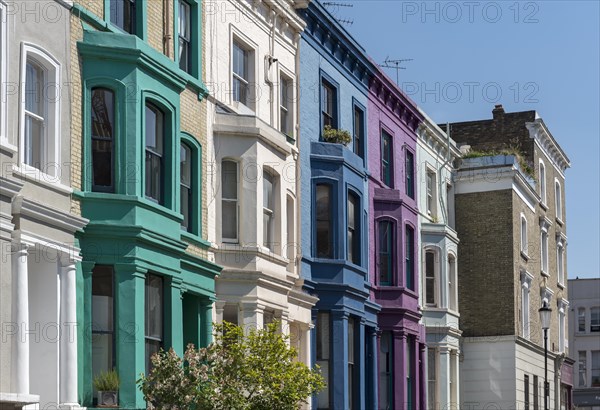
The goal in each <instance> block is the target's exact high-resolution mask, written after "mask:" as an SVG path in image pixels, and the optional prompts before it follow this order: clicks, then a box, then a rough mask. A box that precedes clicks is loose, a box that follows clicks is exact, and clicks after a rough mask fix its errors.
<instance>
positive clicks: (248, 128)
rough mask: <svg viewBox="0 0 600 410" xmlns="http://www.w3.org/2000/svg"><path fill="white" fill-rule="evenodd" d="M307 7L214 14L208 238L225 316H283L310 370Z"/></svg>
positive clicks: (209, 17)
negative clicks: (304, 90)
mask: <svg viewBox="0 0 600 410" xmlns="http://www.w3.org/2000/svg"><path fill="white" fill-rule="evenodd" d="M298 6H300V4H299V2H297V1H273V2H246V1H216V2H211V4H210V5H208V4H207V6H206V7H207V10H206V14H205V25H204V30H205V34H204V35H205V47H206V49H205V54H204V55H205V70H206V83H207V86H208V88H209V90H210V97H209V98H208V100H207V123H208V125H207V127H208V133H207V135H208V146H207V148H206V149H207V155H208V158H209V159H208V160H209V164H208V169H209V171H208V175H207V180H208V181H207V192H208V204H207V207H208V215H209V219H208V239H209V241H210V242H211V243H212V244H213V245H212V247H211V252H212V254H213V255H214V260H215V262H216V263H217V264H219V265H221V266H223V267H224V269H223V271H222V273H221V274H220V276H219V277H218V278H217V281H216V293H217V301H216V302H215V315H216V317H215V319H216V321H217V322H221V321H222V320H226V321H229V322H232V323H237V324H239V325H241V326H244V327H254V326H257V327H262V326H263V325H264V324H266V323H269V322H271V321H273V320H274V319H277V320H280V321H281V323H282V332H285V333H289V334H290V342H291V343H292V344H293V345H294V346H295V347H296V348H297V349H298V350H299V359H300V360H301V361H302V362H304V363H306V364H308V365H310V363H311V361H310V327H311V308H312V306H313V305H314V304H315V303H316V298H314V297H312V296H310V295H308V294H306V293H304V292H303V291H302V280H301V279H300V276H299V263H298V262H299V255H300V249H299V247H298V246H297V244H299V243H300V241H299V235H300V232H299V228H300V227H299V220H298V215H300V212H299V210H298V207H299V204H300V201H299V198H298V192H299V190H298V186H297V179H298V176H299V168H298V166H297V161H298V148H297V143H296V137H297V135H298V117H299V116H298V104H297V93H298V89H297V87H298V81H297V67H298V58H299V53H298V44H299V39H300V33H301V31H302V30H303V28H304V23H303V22H302V21H301V20H300V19H299V18H298V16H297V15H296V13H295V11H294V7H298Z"/></svg>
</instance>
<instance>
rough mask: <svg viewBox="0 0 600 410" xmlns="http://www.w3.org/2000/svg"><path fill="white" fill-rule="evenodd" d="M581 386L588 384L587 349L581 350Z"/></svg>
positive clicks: (579, 364) (579, 363)
mask: <svg viewBox="0 0 600 410" xmlns="http://www.w3.org/2000/svg"><path fill="white" fill-rule="evenodd" d="M578 366H579V387H586V386H587V352H586V351H585V350H582V351H579V360H578Z"/></svg>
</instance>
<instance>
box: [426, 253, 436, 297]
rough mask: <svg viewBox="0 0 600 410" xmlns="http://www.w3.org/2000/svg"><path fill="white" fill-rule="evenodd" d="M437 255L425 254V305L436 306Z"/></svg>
mask: <svg viewBox="0 0 600 410" xmlns="http://www.w3.org/2000/svg"><path fill="white" fill-rule="evenodd" d="M435 296H436V295H435V253H433V252H431V251H427V252H425V303H426V304H428V305H432V306H435V304H436V303H435Z"/></svg>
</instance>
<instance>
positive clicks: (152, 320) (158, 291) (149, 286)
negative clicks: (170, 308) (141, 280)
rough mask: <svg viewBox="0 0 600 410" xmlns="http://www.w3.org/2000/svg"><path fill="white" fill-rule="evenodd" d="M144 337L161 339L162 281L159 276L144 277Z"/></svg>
mask: <svg viewBox="0 0 600 410" xmlns="http://www.w3.org/2000/svg"><path fill="white" fill-rule="evenodd" d="M145 316H146V337H150V338H153V339H157V340H162V337H163V280H162V278H161V277H160V276H156V275H150V274H149V275H148V276H147V277H146V315H145Z"/></svg>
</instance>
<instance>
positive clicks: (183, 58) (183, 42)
mask: <svg viewBox="0 0 600 410" xmlns="http://www.w3.org/2000/svg"><path fill="white" fill-rule="evenodd" d="M190 18H191V15H190V6H189V4H187V3H186V2H184V1H180V2H179V68H181V69H182V70H183V71H186V72H190V71H191V70H190V68H191V64H190V42H191V38H192V36H191V31H190Z"/></svg>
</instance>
